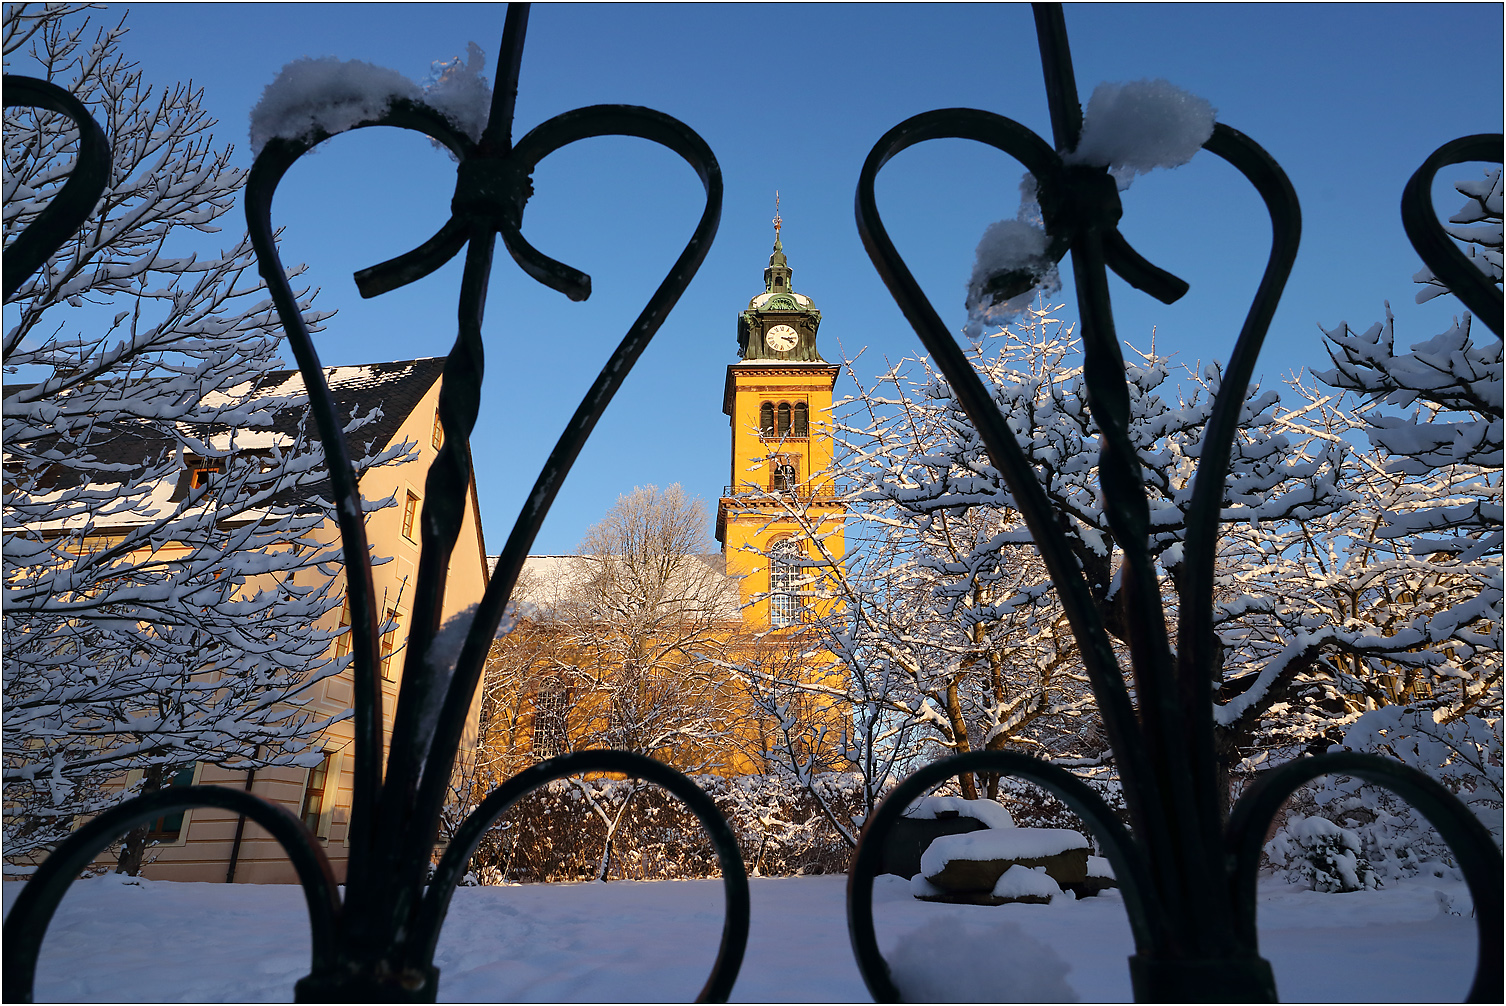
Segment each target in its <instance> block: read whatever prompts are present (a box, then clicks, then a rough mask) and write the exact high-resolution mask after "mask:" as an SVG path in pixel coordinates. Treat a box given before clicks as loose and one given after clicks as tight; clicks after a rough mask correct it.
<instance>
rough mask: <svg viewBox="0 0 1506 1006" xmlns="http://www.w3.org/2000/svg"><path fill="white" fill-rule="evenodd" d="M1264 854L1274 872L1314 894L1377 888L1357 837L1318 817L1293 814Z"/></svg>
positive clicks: (1267, 846)
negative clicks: (1281, 872) (1299, 882)
mask: <svg viewBox="0 0 1506 1006" xmlns="http://www.w3.org/2000/svg"><path fill="white" fill-rule="evenodd" d="M1265 851H1266V855H1267V856H1268V857H1270V860H1271V863H1272V864H1273V865H1275V866H1276V868H1277V869H1278V870H1284V871H1286V873H1287V875H1288V877H1290V878H1291V879H1293V880H1297V879H1301V880H1303V881H1306V882H1307V883H1308V884H1310V885H1312V889H1313V890H1315V891H1323V892H1325V893H1327V892H1343V891H1360V890H1364V889H1365V888H1367V887H1377V886H1379V885H1378V884H1377V883H1376V879H1375V871H1374V869H1372V868H1371V866H1370V861H1369V860H1367V859H1365V857H1364V856H1362V855H1360V837H1359V836H1358V835H1356V834H1355V833H1354V832H1352V831H1350V830H1349V829H1348V828H1340V827H1339V826H1338V825H1336V824H1334V823H1333V822H1332V821H1330V820H1328V819H1326V818H1322V817H1303V816H1302V815H1301V814H1293V815H1292V816H1291V817H1289V818H1288V819H1287V822H1286V825H1285V826H1284V827H1283V828H1281V830H1279V831H1277V832H1276V836H1275V837H1274V838H1272V839H1271V840H1270V842H1268V843H1266V847H1265Z"/></svg>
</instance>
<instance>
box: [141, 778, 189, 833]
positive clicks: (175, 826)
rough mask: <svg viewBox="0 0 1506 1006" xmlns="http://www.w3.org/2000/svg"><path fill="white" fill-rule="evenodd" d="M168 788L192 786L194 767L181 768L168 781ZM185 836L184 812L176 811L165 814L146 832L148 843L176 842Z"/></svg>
mask: <svg viewBox="0 0 1506 1006" xmlns="http://www.w3.org/2000/svg"><path fill="white" fill-rule="evenodd" d="M167 784H168V786H192V785H193V766H192V765H189V766H188V767H187V768H181V769H179V770H178V771H177V772H175V773H173V775H172V777H171V778H170V779H168V781H167ZM182 834H183V811H181V810H179V811H174V812H173V813H171V814H164V815H163V816H162V817H159V818H157V820H155V821H153V822H152V824H151V827H149V828H148V829H147V830H146V840H147V841H148V842H176V841H177V840H178V838H179V837H180V836H181V835H182Z"/></svg>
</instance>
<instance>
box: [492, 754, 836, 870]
mask: <svg viewBox="0 0 1506 1006" xmlns="http://www.w3.org/2000/svg"><path fill="white" fill-rule="evenodd" d="M694 778H695V782H696V784H697V785H699V786H700V787H701V788H702V789H704V790H705V791H706V792H707V793H708V794H710V796H711V797H712V799H713V800H714V801H715V802H716V805H717V809H718V810H719V811H721V813H722V816H723V817H725V818H726V819H727V821H728V823H729V824H731V825H732V830H733V832H734V833H735V834H736V835H737V839H738V845H739V847H740V848H741V850H742V856H743V862H744V863H745V864H746V865H747V867H748V872H749V873H751V874H753V875H755V876H758V875H763V876H792V875H809V874H825V873H845V872H846V871H847V867H848V863H849V859H850V856H851V850H850V849H849V848H848V846H847V844H846V843H845V842H844V841H843V840H842V838H841V836H839V835H838V834H837V833H836V831H835V829H834V828H832V826H831V824H830V821H829V820H828V818H827V817H826V815H825V814H824V813H823V812H822V811H821V809H820V808H819V806H818V805H817V802H816V800H815V799H814V798H813V797H812V796H811V795H810V794H809V793H808V792H807V791H805V790H804V789H803V788H801V787H800V786H799V785H798V784H796V783H794V782H793V781H791V780H788V779H784V778H780V777H776V776H761V775H754V776H739V777H736V778H730V779H729V778H725V777H722V776H711V775H706V776H696V777H694ZM820 785H821V786H822V788H823V790H824V792H823V796H824V797H825V799H826V800H827V802H828V803H829V804H831V805H833V806H836V807H839V808H846V809H847V810H849V811H851V810H855V809H856V807H857V805H858V797H859V790H860V786H859V783H858V781H857V780H856V778H855V777H851V776H844V775H840V774H830V775H829V776H826V777H823V778H822V779H821V780H820ZM717 876H720V869H719V867H718V866H717V861H716V855H715V852H714V850H713V849H712V846H711V842H710V840H709V839H708V838H706V837H705V833H704V830H703V829H702V828H701V826H700V824H699V823H698V822H697V821H696V819H695V816H694V815H693V814H692V813H691V812H690V811H689V810H688V809H687V808H686V807H685V806H684V805H683V804H681V803H680V802H679V801H678V800H677V799H675V798H674V797H673V796H671V795H670V794H669V793H667V792H665V791H664V790H661V789H659V788H658V787H655V786H649V785H645V784H643V783H641V782H637V781H634V780H631V779H627V780H613V779H591V780H576V779H570V780H558V781H556V782H554V783H551V784H549V785H548V786H545V787H543V788H541V789H538V790H535V791H534V792H533V793H530V794H529V795H528V796H526V797H524V798H523V799H522V800H521V801H519V802H518V803H517V804H516V805H515V806H514V807H513V809H512V810H510V811H509V812H508V813H507V814H506V815H504V817H503V818H502V819H501V820H500V821H499V822H498V823H497V824H496V825H494V826H493V827H492V829H491V830H490V831H489V832H488V833H487V835H486V837H485V838H484V839H483V841H482V844H481V846H480V847H479V848H478V849H477V850H476V853H475V854H474V855H473V856H472V857H471V864H470V873H469V876H468V878H467V880H466V882H467V883H475V884H502V883H533V882H544V881H579V880H692V879H702V878H708V877H717Z"/></svg>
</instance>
